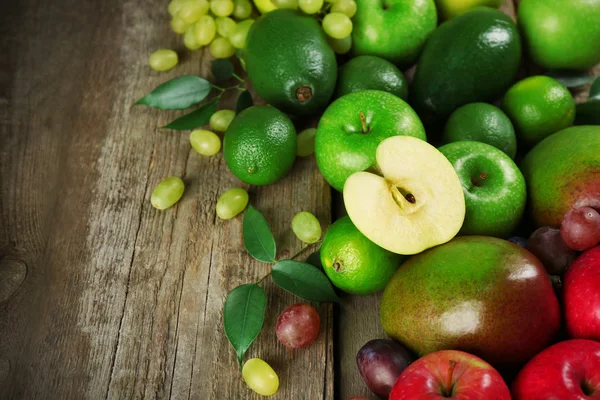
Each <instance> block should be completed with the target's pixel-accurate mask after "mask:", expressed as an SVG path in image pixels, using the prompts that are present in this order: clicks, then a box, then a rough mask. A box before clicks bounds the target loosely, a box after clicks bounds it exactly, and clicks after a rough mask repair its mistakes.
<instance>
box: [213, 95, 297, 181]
mask: <svg viewBox="0 0 600 400" xmlns="http://www.w3.org/2000/svg"><path fill="white" fill-rule="evenodd" d="M223 155H224V157H225V162H226V163H227V166H228V167H229V169H230V170H231V172H232V173H233V174H234V175H235V176H237V177H238V178H239V179H240V180H241V181H243V182H246V183H249V184H251V185H269V184H271V183H274V182H276V181H278V180H279V179H281V178H283V177H284V176H285V174H287V173H288V171H289V170H290V168H292V165H293V164H294V161H295V160H296V130H295V129H294V125H293V124H292V121H290V119H289V118H288V117H287V115H285V114H284V113H282V112H281V111H279V110H278V109H276V108H275V107H270V106H253V107H249V108H247V109H245V110H244V111H242V112H241V113H240V114H239V115H238V116H237V117H236V118H235V119H234V120H233V121H232V122H231V123H230V124H229V127H228V128H227V132H225V137H224V139H223Z"/></svg>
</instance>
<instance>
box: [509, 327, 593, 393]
mask: <svg viewBox="0 0 600 400" xmlns="http://www.w3.org/2000/svg"><path fill="white" fill-rule="evenodd" d="M582 385H585V387H586V392H587V393H586V392H584V390H583V389H582ZM512 395H513V400H598V399H600V343H598V342H596V341H593V340H585V339H572V340H566V341H564V342H560V343H557V344H555V345H554V346H551V347H549V348H547V349H546V350H544V351H542V352H541V353H540V354H538V355H537V356H535V357H534V358H533V359H532V360H531V361H529V362H528V363H527V365H525V367H523V369H522V370H521V371H520V372H519V375H517V378H516V379H515V381H514V382H513V385H512Z"/></svg>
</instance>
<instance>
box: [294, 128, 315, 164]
mask: <svg viewBox="0 0 600 400" xmlns="http://www.w3.org/2000/svg"><path fill="white" fill-rule="evenodd" d="M316 133H317V129H316V128H308V129H305V130H303V131H302V132H300V133H299V134H298V136H297V137H296V139H297V140H298V147H297V148H296V154H297V155H298V156H300V157H306V156H310V155H311V154H312V153H314V152H315V134H316Z"/></svg>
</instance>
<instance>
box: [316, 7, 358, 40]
mask: <svg viewBox="0 0 600 400" xmlns="http://www.w3.org/2000/svg"><path fill="white" fill-rule="evenodd" d="M323 29H324V30H325V33H326V34H328V35H329V36H331V37H332V38H334V39H343V38H345V37H348V36H350V34H351V33H352V21H350V18H348V16H347V15H346V14H342V13H339V12H332V13H329V14H327V15H326V16H325V18H323Z"/></svg>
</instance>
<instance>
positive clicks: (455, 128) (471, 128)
mask: <svg viewBox="0 0 600 400" xmlns="http://www.w3.org/2000/svg"><path fill="white" fill-rule="evenodd" d="M464 140H471V141H475V142H483V143H486V144H489V145H491V146H494V147H496V148H497V149H500V150H502V151H503V152H504V153H506V154H507V155H508V156H509V157H510V158H515V155H516V154H517V137H516V135H515V128H514V127H513V124H512V122H510V119H509V118H508V117H507V116H506V114H504V112H503V111H502V110H501V109H499V108H498V107H495V106H493V105H491V104H487V103H471V104H467V105H465V106H462V107H460V108H459V109H458V110H456V111H454V112H453V113H452V115H450V118H449V119H448V122H446V128H445V129H444V142H445V143H452V142H461V141H464Z"/></svg>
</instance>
